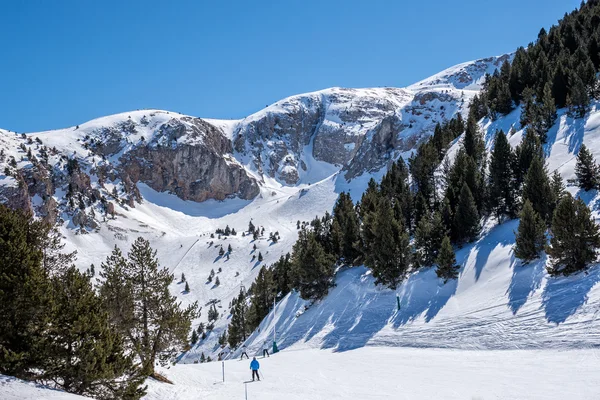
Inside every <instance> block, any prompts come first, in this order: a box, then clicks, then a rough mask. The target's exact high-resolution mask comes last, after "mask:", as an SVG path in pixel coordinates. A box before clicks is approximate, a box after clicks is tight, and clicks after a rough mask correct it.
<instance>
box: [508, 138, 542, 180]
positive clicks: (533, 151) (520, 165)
mask: <svg viewBox="0 0 600 400" xmlns="http://www.w3.org/2000/svg"><path fill="white" fill-rule="evenodd" d="M536 157H538V158H540V159H543V158H544V153H543V149H542V145H541V143H540V139H539V137H538V136H537V135H536V134H535V132H533V131H532V130H527V131H526V132H525V136H524V137H523V139H522V140H521V143H519V145H518V146H517V147H516V148H515V157H514V166H513V171H514V177H515V187H516V189H517V191H519V190H520V189H521V185H522V184H523V181H524V180H525V176H526V175H527V171H529V166H530V165H531V161H532V160H533V159H534V158H536Z"/></svg>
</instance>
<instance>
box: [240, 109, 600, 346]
mask: <svg viewBox="0 0 600 400" xmlns="http://www.w3.org/2000/svg"><path fill="white" fill-rule="evenodd" d="M518 121H519V111H518V110H516V111H515V112H513V113H512V114H510V115H508V116H507V117H506V118H503V119H501V120H498V121H495V122H493V123H491V122H490V121H485V120H484V121H483V126H482V129H483V130H484V132H485V133H486V135H485V136H486V137H487V138H488V147H489V146H490V145H491V140H492V138H493V134H494V133H495V132H496V130H497V129H504V131H505V132H509V130H510V128H511V127H514V128H515V133H514V134H513V135H512V136H511V137H510V138H509V141H510V143H511V144H512V145H513V146H516V145H517V144H518V143H519V142H520V140H521V136H522V134H523V131H521V130H520V127H519V123H518ZM599 141H600V104H598V103H595V104H593V106H592V108H591V111H590V112H589V113H588V114H587V115H586V117H585V118H584V119H582V120H574V119H572V118H569V117H568V116H567V115H566V113H565V112H564V111H562V112H560V113H559V118H558V119H557V122H556V124H555V126H554V127H553V128H552V129H551V130H550V131H549V142H548V144H547V146H546V152H547V155H548V159H547V160H548V168H549V170H550V171H551V172H552V171H554V170H558V171H559V172H560V173H561V175H562V176H563V178H564V179H565V180H567V179H571V178H573V177H574V167H575V154H577V151H578V150H579V147H580V146H581V145H582V144H586V146H588V148H590V149H592V151H593V152H594V156H595V157H600V142H599ZM459 145H460V140H458V141H457V142H456V143H455V144H454V148H451V149H450V150H449V151H448V156H449V157H452V155H453V154H455V153H456V147H458V146H459ZM567 189H568V191H569V192H570V193H571V194H573V195H574V196H579V197H582V198H583V199H584V201H585V202H586V203H587V204H588V206H589V207H590V208H591V209H592V210H593V215H594V216H595V218H596V219H597V220H600V206H599V205H600V195H599V194H598V193H597V192H596V191H591V192H587V193H586V192H583V191H580V189H579V188H577V187H575V186H572V185H569V186H568V187H567ZM517 227H518V220H512V221H508V222H505V223H503V224H500V225H498V224H497V221H496V220H495V219H491V220H489V221H488V222H487V224H486V226H485V228H484V230H483V232H482V234H481V236H480V239H479V240H477V241H476V242H474V243H472V244H470V245H468V246H465V247H464V248H462V249H460V250H458V251H457V253H456V258H457V264H459V265H461V266H462V268H461V270H460V277H459V279H458V280H457V281H450V282H448V283H447V284H445V285H444V284H442V282H441V281H440V280H439V279H438V278H437V276H436V274H435V270H434V269H433V268H431V269H425V270H420V271H418V272H416V273H414V274H412V275H411V276H410V277H409V278H408V279H407V280H405V281H404V282H403V283H402V284H401V286H400V287H399V288H398V289H397V290H396V291H392V290H389V289H385V288H381V287H376V286H375V285H374V284H373V278H372V276H371V274H370V271H368V270H367V269H366V268H363V267H359V268H352V269H347V270H344V271H341V272H340V273H339V274H338V276H337V280H336V287H335V288H334V289H333V290H332V291H331V293H330V294H329V295H328V296H327V297H326V298H325V299H324V300H323V301H322V302H320V303H317V304H314V305H312V306H311V307H310V308H308V310H305V306H308V305H309V303H308V302H306V301H304V300H302V299H300V298H299V296H298V294H297V293H290V294H288V296H287V297H286V298H285V299H284V300H283V301H282V302H280V304H278V306H277V308H276V309H275V312H274V313H273V312H272V313H271V314H269V316H267V317H266V318H265V320H264V321H263V323H262V325H261V327H260V332H258V331H257V332H255V333H254V335H253V336H252V337H251V338H250V339H249V341H248V342H247V345H248V346H249V347H250V348H251V349H252V350H253V351H254V350H258V349H259V348H260V346H261V345H262V343H263V342H264V340H266V339H269V338H272V335H273V330H275V331H276V334H277V337H278V340H277V342H278V346H279V347H280V348H291V349H297V348H315V347H316V348H330V349H334V350H338V351H345V350H349V349H355V348H358V347H363V346H408V347H438V348H439V347H446V348H455V349H521V348H529V349H531V348H540V349H548V348H558V349H565V348H582V347H585V348H590V347H598V346H600V337H599V336H598V335H597V334H595V333H594V332H597V331H598V330H600V320H598V319H597V317H598V314H599V310H600V285H597V283H598V282H599V281H600V268H592V269H591V270H590V271H589V273H588V272H585V273H580V274H577V275H574V276H570V277H563V278H552V277H549V276H548V274H547V273H546V271H545V265H546V258H545V257H544V258H542V259H541V260H539V261H536V262H534V263H532V264H529V265H522V264H521V262H520V261H519V260H518V259H516V258H515V257H514V255H513V251H512V247H513V245H514V244H515V233H514V232H515V231H516V229H517ZM396 296H398V297H399V299H400V305H401V308H400V310H398V309H397V300H396ZM269 340H270V339H269Z"/></svg>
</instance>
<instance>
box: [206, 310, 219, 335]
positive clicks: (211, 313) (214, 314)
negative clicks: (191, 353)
mask: <svg viewBox="0 0 600 400" xmlns="http://www.w3.org/2000/svg"><path fill="white" fill-rule="evenodd" d="M217 319H219V311H217V307H215V305H214V304H212V305H211V307H210V308H209V309H208V321H209V322H211V321H216V320H217ZM207 329H208V328H207Z"/></svg>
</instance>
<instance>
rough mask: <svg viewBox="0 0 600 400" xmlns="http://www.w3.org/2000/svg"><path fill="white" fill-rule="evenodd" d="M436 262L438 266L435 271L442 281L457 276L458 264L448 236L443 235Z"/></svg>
mask: <svg viewBox="0 0 600 400" xmlns="http://www.w3.org/2000/svg"><path fill="white" fill-rule="evenodd" d="M436 263H437V265H438V267H437V269H436V271H435V273H436V274H437V276H438V278H441V279H443V280H444V283H446V282H448V281H449V280H450V279H456V278H458V271H459V270H460V266H458V265H456V256H455V254H454V249H453V248H452V244H451V243H450V238H449V237H448V236H444V239H443V240H442V244H441V245H440V250H439V254H438V256H437V258H436Z"/></svg>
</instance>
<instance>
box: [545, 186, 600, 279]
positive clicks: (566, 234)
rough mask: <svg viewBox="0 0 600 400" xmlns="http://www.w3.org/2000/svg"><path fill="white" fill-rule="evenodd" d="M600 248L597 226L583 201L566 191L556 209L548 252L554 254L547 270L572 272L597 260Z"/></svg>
mask: <svg viewBox="0 0 600 400" xmlns="http://www.w3.org/2000/svg"><path fill="white" fill-rule="evenodd" d="M599 247H600V232H599V229H598V225H596V222H595V221H594V219H593V218H592V216H591V212H590V209H589V208H588V207H587V206H586V205H585V203H584V202H583V200H581V199H577V200H574V199H573V197H572V196H571V195H570V194H569V193H567V194H565V195H564V196H563V198H562V200H561V201H560V203H558V206H557V207H556V210H555V211H554V218H553V219H552V237H551V238H550V245H549V246H547V248H546V252H547V253H548V254H549V255H550V257H551V265H550V266H549V267H548V273H550V274H551V275H561V274H562V275H569V274H572V273H575V272H578V271H581V270H583V269H585V268H586V267H587V266H588V265H589V264H590V263H592V262H595V261H596V259H597V256H598V251H597V249H598V248H599Z"/></svg>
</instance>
